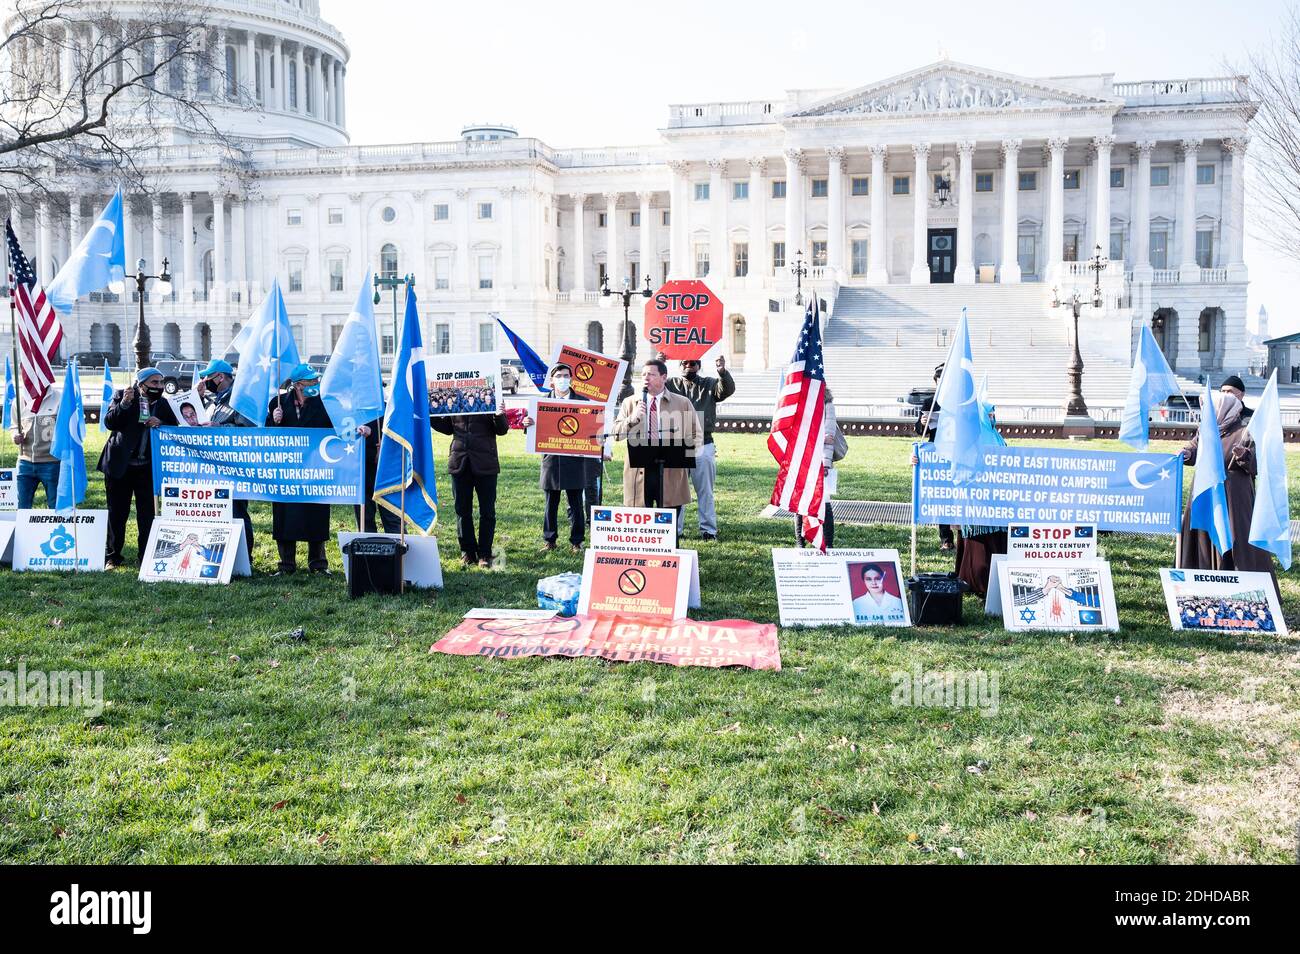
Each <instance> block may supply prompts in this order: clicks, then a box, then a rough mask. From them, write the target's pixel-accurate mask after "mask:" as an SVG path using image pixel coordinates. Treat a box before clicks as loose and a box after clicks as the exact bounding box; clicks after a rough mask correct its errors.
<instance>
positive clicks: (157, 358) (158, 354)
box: [149, 351, 185, 368]
mask: <svg viewBox="0 0 1300 954" xmlns="http://www.w3.org/2000/svg"><path fill="white" fill-rule="evenodd" d="M184 360H185V356H184V355H180V354H172V353H171V352H170V351H150V352H149V363H150V364H151V365H153V366H154V367H155V368H156V367H158V365H159V364H161V363H162V362H163V361H184Z"/></svg>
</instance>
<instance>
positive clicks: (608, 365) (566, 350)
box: [551, 345, 627, 404]
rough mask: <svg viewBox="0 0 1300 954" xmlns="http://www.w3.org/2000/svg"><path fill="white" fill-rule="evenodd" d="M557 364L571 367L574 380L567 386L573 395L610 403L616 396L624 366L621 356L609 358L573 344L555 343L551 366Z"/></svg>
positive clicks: (625, 363) (600, 402)
mask: <svg viewBox="0 0 1300 954" xmlns="http://www.w3.org/2000/svg"><path fill="white" fill-rule="evenodd" d="M557 364H567V365H568V366H569V367H570V368H572V369H573V375H572V377H573V382H572V383H571V384H570V385H569V387H570V388H571V389H572V391H573V393H574V394H577V395H578V396H580V397H584V398H586V399H587V400H588V401H596V402H597V403H599V404H613V403H614V401H615V400H617V399H618V391H619V388H620V387H622V385H623V372H624V370H625V369H626V368H627V362H626V361H624V360H622V359H621V358H611V357H609V356H607V355H603V354H600V353H599V352H596V351H588V350H587V349H586V348H579V347H577V346H576V345H557V346H556V348H555V356H554V357H553V358H551V367H555V366H556V365H557Z"/></svg>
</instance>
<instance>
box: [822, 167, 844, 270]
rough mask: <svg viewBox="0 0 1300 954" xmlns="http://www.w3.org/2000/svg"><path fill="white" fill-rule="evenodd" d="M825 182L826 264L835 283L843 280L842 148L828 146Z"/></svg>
mask: <svg viewBox="0 0 1300 954" xmlns="http://www.w3.org/2000/svg"><path fill="white" fill-rule="evenodd" d="M826 159H827V162H828V164H829V166H830V172H829V173H828V179H827V182H826V201H827V203H828V207H827V210H826V232H827V236H826V238H827V241H826V264H827V265H828V266H830V275H831V277H832V278H834V279H835V280H836V281H843V279H844V274H845V270H844V147H843V146H828V147H827V149H826Z"/></svg>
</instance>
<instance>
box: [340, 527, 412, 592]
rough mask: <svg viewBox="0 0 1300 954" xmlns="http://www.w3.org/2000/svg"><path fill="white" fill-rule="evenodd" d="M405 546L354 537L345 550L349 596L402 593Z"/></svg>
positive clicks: (377, 538)
mask: <svg viewBox="0 0 1300 954" xmlns="http://www.w3.org/2000/svg"><path fill="white" fill-rule="evenodd" d="M405 553H406V544H405V543H402V542H401V541H400V540H390V539H389V538H388V537H357V538H356V539H355V540H353V541H352V542H351V543H349V544H348V545H347V547H346V548H345V549H344V556H345V557H346V558H347V561H348V596H350V597H353V598H355V597H358V596H365V595H366V594H367V593H401V592H402V590H403V588H404V586H405V580H404V577H403V574H402V557H403V555H404V554H405Z"/></svg>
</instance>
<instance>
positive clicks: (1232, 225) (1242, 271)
mask: <svg viewBox="0 0 1300 954" xmlns="http://www.w3.org/2000/svg"><path fill="white" fill-rule="evenodd" d="M1249 143H1250V137H1249V136H1240V137H1238V138H1235V139H1229V140H1227V141H1226V142H1224V144H1223V145H1224V148H1225V149H1227V150H1228V153H1229V155H1231V157H1232V170H1231V172H1230V177H1231V178H1230V182H1229V188H1230V192H1229V195H1228V202H1227V206H1228V223H1229V225H1228V234H1227V243H1228V245H1227V248H1225V249H1224V252H1225V254H1224V256H1223V259H1224V261H1226V262H1227V265H1228V279H1229V281H1234V282H1244V281H1246V274H1247V273H1246V264H1245V254H1244V249H1243V245H1244V241H1243V240H1244V238H1245V223H1246V217H1245V216H1246V147H1247V146H1248V145H1249Z"/></svg>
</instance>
